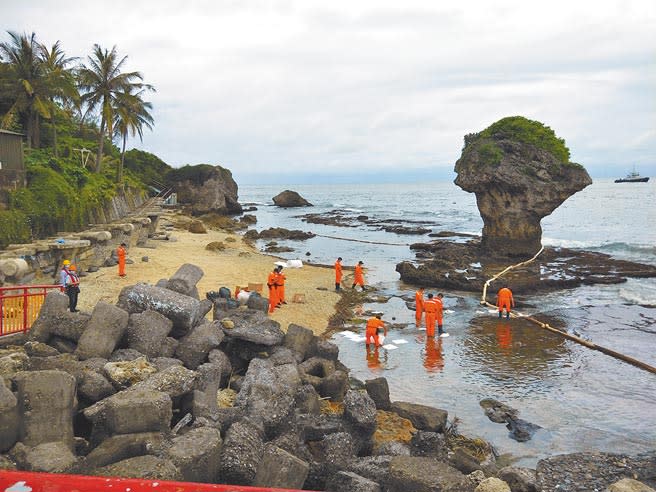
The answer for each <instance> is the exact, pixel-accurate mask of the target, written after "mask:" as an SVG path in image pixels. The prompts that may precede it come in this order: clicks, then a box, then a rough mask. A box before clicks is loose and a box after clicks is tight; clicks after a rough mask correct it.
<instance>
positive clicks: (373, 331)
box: [365, 313, 387, 350]
mask: <svg viewBox="0 0 656 492" xmlns="http://www.w3.org/2000/svg"><path fill="white" fill-rule="evenodd" d="M382 316H383V315H382V313H376V314H374V315H373V316H372V317H371V318H369V319H368V320H367V329H366V332H365V337H366V338H365V343H366V344H367V350H369V344H370V343H373V344H374V348H375V347H379V346H380V345H381V343H380V341H379V339H378V334H379V333H380V330H381V328H382V329H383V330H384V335H385V336H387V327H386V326H385V323H384V322H383V320H382V319H380V318H381V317H382Z"/></svg>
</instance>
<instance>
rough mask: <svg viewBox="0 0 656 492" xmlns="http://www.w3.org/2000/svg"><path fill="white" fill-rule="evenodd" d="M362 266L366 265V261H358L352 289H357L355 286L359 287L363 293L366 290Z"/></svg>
mask: <svg viewBox="0 0 656 492" xmlns="http://www.w3.org/2000/svg"><path fill="white" fill-rule="evenodd" d="M362 265H364V261H362V260H360V261H358V264H357V265H355V278H354V279H353V286H352V287H351V289H355V286H356V285H359V286H360V287H362V290H363V291H364V290H366V289H365V287H364V270H363V266H362Z"/></svg>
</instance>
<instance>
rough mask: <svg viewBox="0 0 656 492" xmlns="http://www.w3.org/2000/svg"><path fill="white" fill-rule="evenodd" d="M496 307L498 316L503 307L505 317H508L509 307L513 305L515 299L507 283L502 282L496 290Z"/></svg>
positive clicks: (501, 312)
mask: <svg viewBox="0 0 656 492" xmlns="http://www.w3.org/2000/svg"><path fill="white" fill-rule="evenodd" d="M497 307H498V308H499V318H501V315H502V314H503V310H504V309H505V310H506V318H510V308H511V307H515V300H514V299H513V294H512V291H511V290H510V289H509V288H508V285H507V284H504V285H503V287H501V288H500V289H499V292H497Z"/></svg>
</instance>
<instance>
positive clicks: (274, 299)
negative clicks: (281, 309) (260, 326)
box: [267, 265, 278, 313]
mask: <svg viewBox="0 0 656 492" xmlns="http://www.w3.org/2000/svg"><path fill="white" fill-rule="evenodd" d="M267 287H268V288H269V313H272V312H273V310H274V309H275V308H276V307H277V306H278V265H276V266H275V267H273V271H272V272H271V273H269V276H268V277H267Z"/></svg>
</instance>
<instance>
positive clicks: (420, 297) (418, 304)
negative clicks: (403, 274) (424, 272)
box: [415, 287, 424, 327]
mask: <svg viewBox="0 0 656 492" xmlns="http://www.w3.org/2000/svg"><path fill="white" fill-rule="evenodd" d="M423 315H424V288H423V287H419V289H418V290H417V292H415V322H416V325H417V327H419V326H420V325H421V318H422V316H423Z"/></svg>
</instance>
